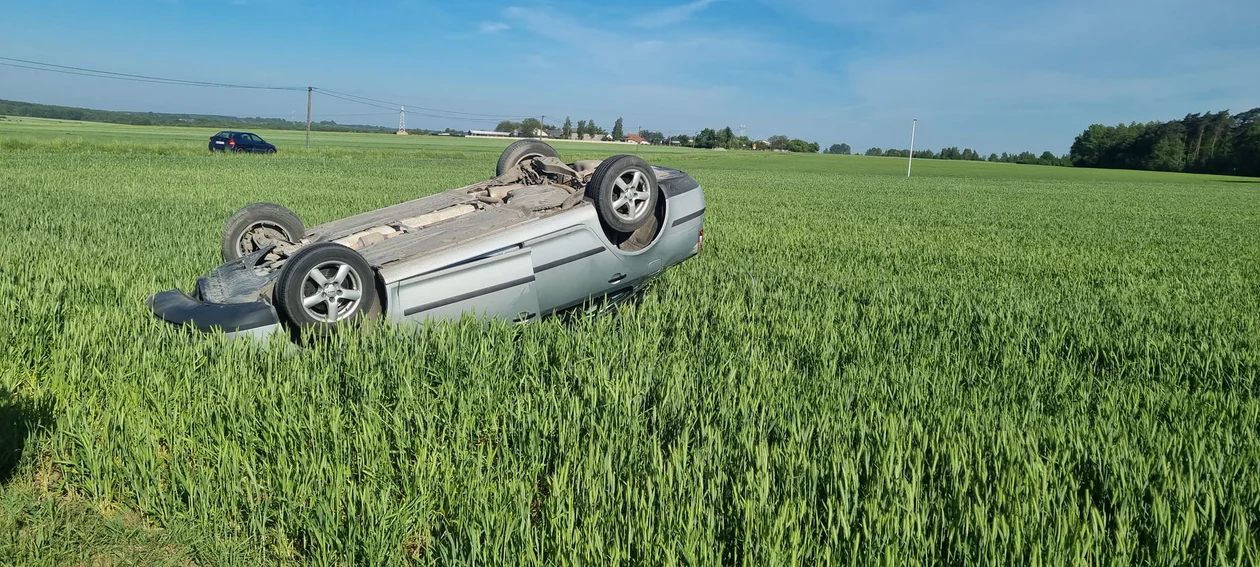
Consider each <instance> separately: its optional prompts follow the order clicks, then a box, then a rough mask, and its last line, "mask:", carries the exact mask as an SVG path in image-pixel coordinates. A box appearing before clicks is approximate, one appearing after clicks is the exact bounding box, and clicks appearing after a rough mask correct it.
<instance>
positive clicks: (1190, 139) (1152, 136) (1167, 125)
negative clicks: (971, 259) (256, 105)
mask: <svg viewBox="0 0 1260 567" xmlns="http://www.w3.org/2000/svg"><path fill="white" fill-rule="evenodd" d="M4 115H8V116H31V117H36V118H56V119H61V120H86V121H91V122H107V123H112V124H132V125H137V126H193V127H201V128H242V129H244V128H259V129H262V128H266V129H273V130H305V129H306V122H304V121H292V120H284V119H281V118H240V117H236V116H215V115H205V114H164V113H156V112H119V111H112V110H91V109H86V108H75V107H70V106H53V105H47V104H34V103H29V102H17V101H10V100H0V116H4ZM618 122H620V119H619V120H618ZM592 125H593V124H592ZM311 130H314V131H320V132H366V133H382V134H392V133H394V131H395V129H394V128H388V127H384V126H367V125H360V124H337V123H336V122H335V121H331V120H325V121H321V122H312V123H311ZM407 131H408V132H409V133H412V134H430V133H435V132H432V131H429V130H423V129H415V130H413V129H408V130H407ZM447 131H448V132H449V131H451V130H450V129H449V128H448V129H447ZM641 134H647V135H649V136H651V138H649V139H650V140H652V141H653V143H663V142H665V140H664V139H663V138H664V137H663V136H661V135H659V134H657V133H654V132H642V133H641ZM724 137H725V139H726V140H727V141H728V142H729V143H723V139H724ZM654 138H662V140H656V139H654ZM678 138H679V139H680V141H682V142H683V145H695V146H696V147H731V148H740V147H744V146H745V145H748V146H749V147H751V141H750V140H747V139H746V138H745V139H740V140H738V142H746V143H735V142H736V141H737V140H736V138H735V136H734V135H733V134H731V131H730V128H726V129H724V130H721V131H714V130H712V129H706V130H705V131H704V132H702V133H701V134H700V135H699V136H697V137H696V139H695V140H694V141H693V140H691V139H688V138H687V137H686V136H679V137H678ZM709 138H712V140H709ZM772 141H773V142H774V143H772V144H771V145H770V147H769V148H767V149H778V146H783V147H784V148H787V146H788V144H790V143H792V142H800V144H798V145H794V146H793V147H791V148H787V149H791V150H792V151H798V152H817V151H818V150H819V148H818V145H817V144H816V143H810V144H806V143H805V142H803V141H799V140H788V139H787V138H786V137H785V136H775V137H773V138H772ZM701 142H705V143H703V144H702V143H701ZM708 142H712V143H708ZM796 146H799V147H796ZM758 149H760V148H758ZM850 151H851V150H850V147H849V145H848V144H836V145H833V146H831V147H830V148H828V149H826V150H824V151H823V153H832V154H848V153H850ZM864 154H865V155H868V156H887V157H909V156H910V151H909V150H902V149H887V150H884V149H880V148H870V149H868V150H866V151H865V152H864ZM914 157H915V158H916V159H917V158H923V159H946V160H968V161H991V162H1005V163H1021V164H1032V165H1058V166H1076V167H1095V168H1105V169H1141V170H1151V171H1180V172H1187V173H1215V174H1222V175H1245V176H1253V177H1260V108H1253V109H1251V110H1248V111H1246V112H1242V113H1239V114H1233V115H1231V114H1230V113H1229V111H1228V110H1223V111H1220V112H1208V113H1203V114H1187V115H1186V117H1185V118H1183V119H1181V120H1173V121H1169V122H1158V121H1156V122H1147V123H1144V124H1143V123H1137V122H1133V123H1130V124H1127V125H1126V124H1118V125H1116V126H1106V125H1103V124H1093V125H1091V126H1090V127H1089V128H1087V129H1085V131H1084V132H1082V133H1081V134H1080V135H1079V136H1077V137H1076V140H1075V142H1074V143H1073V144H1072V150H1071V153H1069V154H1067V155H1062V156H1056V155H1054V154H1053V153H1051V152H1048V151H1047V152H1042V153H1041V155H1037V154H1034V153H1032V152H1022V153H1019V154H1008V153H1003V154H1001V155H998V154H989V156H988V157H987V158H985V157H984V156H982V155H981V154H980V153H979V152H977V151H975V150H972V149H971V148H964V149H959V148H957V147H949V148H943V149H941V151H940V152H935V151H932V150H916V151H915V152H914Z"/></svg>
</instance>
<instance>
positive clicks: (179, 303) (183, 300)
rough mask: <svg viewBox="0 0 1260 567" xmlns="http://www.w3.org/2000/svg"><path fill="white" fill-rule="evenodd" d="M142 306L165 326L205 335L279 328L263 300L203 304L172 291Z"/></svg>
mask: <svg viewBox="0 0 1260 567" xmlns="http://www.w3.org/2000/svg"><path fill="white" fill-rule="evenodd" d="M145 304H146V305H148V306H149V309H150V310H151V311H153V314H154V315H155V316H157V318H159V319H161V320H163V321H166V322H167V323H171V324H173V325H176V326H185V325H188V326H192V327H193V328H195V329H197V330H198V331H201V332H205V333H211V332H215V331H216V330H222V331H223V332H225V333H228V334H229V335H236V334H251V335H252V334H260V333H268V332H270V331H272V330H274V329H275V328H277V327H279V325H280V317H279V316H278V315H276V310H275V308H274V307H272V306H271V305H268V304H267V303H266V302H263V301H251V302H249V303H206V302H204V301H198V300H196V299H193V298H191V297H189V296H188V294H186V293H184V292H183V291H181V290H178V289H172V290H167V291H163V292H161V293H158V294H155V295H153V296H152V297H150V298H149V299H148V300H147V301H145Z"/></svg>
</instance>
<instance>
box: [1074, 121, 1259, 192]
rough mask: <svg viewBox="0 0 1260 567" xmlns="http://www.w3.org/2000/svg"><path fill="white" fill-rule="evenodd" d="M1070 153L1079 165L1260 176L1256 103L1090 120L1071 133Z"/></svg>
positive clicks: (1075, 163)
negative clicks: (1149, 117) (1144, 118)
mask: <svg viewBox="0 0 1260 567" xmlns="http://www.w3.org/2000/svg"><path fill="white" fill-rule="evenodd" d="M1071 159H1072V162H1073V164H1074V165H1077V166H1080V167H1099V168H1110V169H1144V170H1152V171H1181V172H1188V173H1216V174H1222V175H1247V176H1260V108H1253V109H1251V110H1248V111H1246V112H1242V113H1239V114H1235V115H1231V114H1230V113H1229V111H1228V110H1222V111H1220V112H1207V113H1195V114H1187V115H1186V116H1185V118H1182V119H1181V120H1172V121H1169V122H1158V121H1156V122H1147V123H1145V124H1141V123H1137V122H1133V123H1130V124H1127V125H1126V124H1117V125H1115V126H1105V125H1102V124H1092V125H1090V127H1089V128H1086V129H1085V131H1084V132H1082V133H1081V134H1080V135H1079V136H1077V137H1076V140H1075V142H1073V144H1072V153H1071Z"/></svg>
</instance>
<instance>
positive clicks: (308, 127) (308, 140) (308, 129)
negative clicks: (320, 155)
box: [306, 87, 315, 150]
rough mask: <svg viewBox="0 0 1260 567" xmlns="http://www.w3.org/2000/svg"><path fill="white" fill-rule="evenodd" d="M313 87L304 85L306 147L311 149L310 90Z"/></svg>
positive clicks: (313, 88) (312, 89) (311, 90)
mask: <svg viewBox="0 0 1260 567" xmlns="http://www.w3.org/2000/svg"><path fill="white" fill-rule="evenodd" d="M314 90H315V87H306V149H308V150H309V149H311V92H313V91H314Z"/></svg>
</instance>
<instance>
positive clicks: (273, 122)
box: [0, 100, 416, 134]
mask: <svg viewBox="0 0 1260 567" xmlns="http://www.w3.org/2000/svg"><path fill="white" fill-rule="evenodd" d="M4 114H7V115H9V116H29V117H32V118H53V119H57V120H83V121H88V122H104V123H107V124H130V125H133V126H189V127H196V128H238V129H252V128H257V129H268V130H306V122H305V121H303V122H296V121H292V120H285V119H283V118H239V117H236V116H215V115H208V114H166V113H160V112H123V111H115V110H92V109H88V108H76V107H73V106H54V105H50V104H35V103H30V102H19V101H13V100H0V115H4ZM311 130H313V131H320V132H368V133H389V134H392V133H394V132H395V131H397V128H386V127H383V126H363V125H344V124H338V123H336V122H335V121H332V120H324V121H321V122H312V123H311ZM408 131H409V132H412V133H416V132H414V131H411V130H408Z"/></svg>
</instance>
